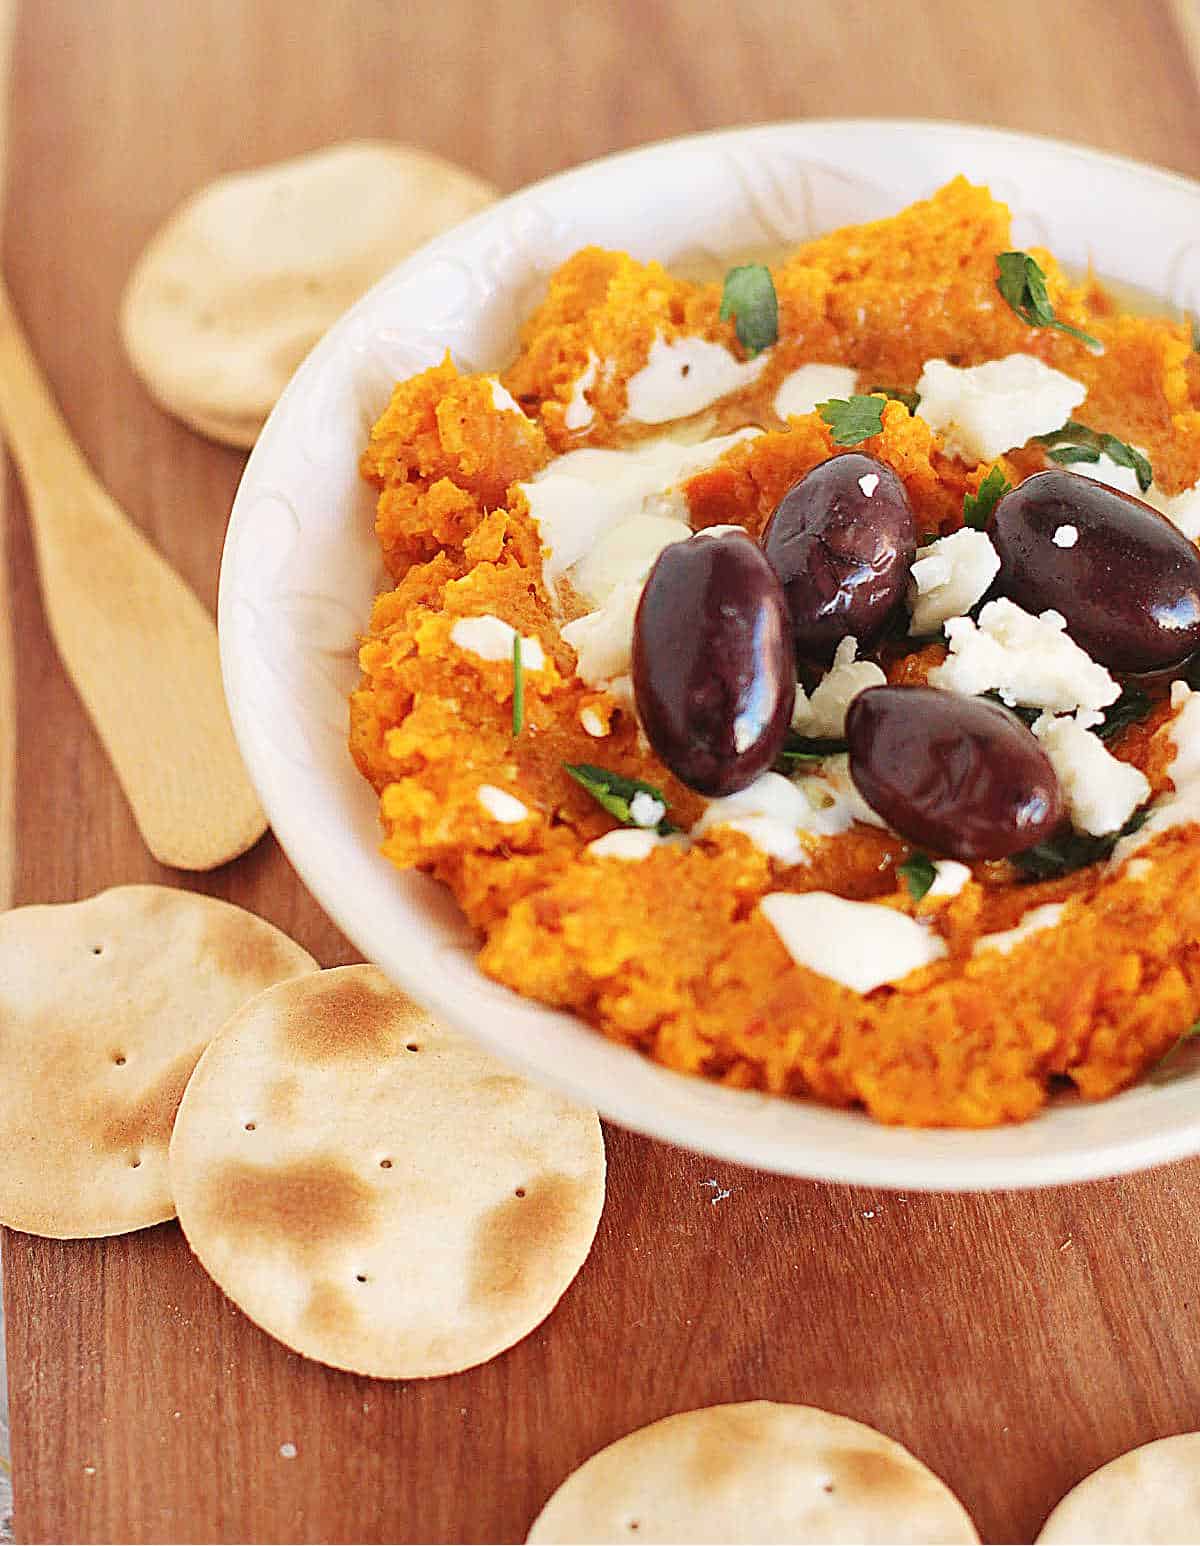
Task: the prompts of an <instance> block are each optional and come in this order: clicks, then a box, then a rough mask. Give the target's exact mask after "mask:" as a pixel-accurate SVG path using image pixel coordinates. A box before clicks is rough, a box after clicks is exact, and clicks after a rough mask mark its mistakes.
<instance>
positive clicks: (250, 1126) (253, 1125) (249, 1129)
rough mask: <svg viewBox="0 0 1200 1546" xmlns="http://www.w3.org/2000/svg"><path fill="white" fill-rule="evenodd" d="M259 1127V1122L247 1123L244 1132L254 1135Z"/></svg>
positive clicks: (244, 1124)
mask: <svg viewBox="0 0 1200 1546" xmlns="http://www.w3.org/2000/svg"><path fill="white" fill-rule="evenodd" d="M257 1126H258V1123H257V1122H246V1123H243V1127H244V1130H245V1131H246V1132H248V1133H252V1132H253V1131H254V1130H255V1128H256V1127H257Z"/></svg>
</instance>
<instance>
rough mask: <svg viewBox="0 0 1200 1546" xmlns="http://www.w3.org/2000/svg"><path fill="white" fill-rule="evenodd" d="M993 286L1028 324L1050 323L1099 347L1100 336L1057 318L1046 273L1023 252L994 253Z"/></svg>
mask: <svg viewBox="0 0 1200 1546" xmlns="http://www.w3.org/2000/svg"><path fill="white" fill-rule="evenodd" d="M996 288H997V290H999V292H1000V294H1001V295H1002V296H1003V297H1004V299H1005V300H1006V301H1007V302H1008V304H1009V305H1010V306H1011V307H1012V309H1013V310H1014V311H1015V312H1016V314H1017V316H1018V317H1020V319H1021V321H1022V322H1027V323H1028V324H1029V326H1030V327H1053V328H1057V329H1058V331H1059V332H1060V333H1069V334H1070V335H1071V337H1072V338H1078V339H1079V341H1080V342H1081V343H1085V344H1087V346H1088V348H1089V349H1099V348H1100V340H1099V339H1098V338H1093V337H1092V335H1091V334H1090V333H1085V332H1083V331H1082V330H1081V329H1080V328H1077V327H1072V326H1071V325H1070V323H1069V322H1060V321H1059V320H1058V318H1057V317H1056V316H1055V315H1054V307H1053V306H1052V305H1051V303H1050V295H1049V292H1048V291H1047V289H1046V276H1045V274H1043V273H1042V270H1041V269H1040V268H1039V266H1038V264H1037V263H1036V262H1035V261H1034V259H1033V258H1031V257H1030V256H1029V254H1028V253H1027V252H1001V253H998V254H997V256H996Z"/></svg>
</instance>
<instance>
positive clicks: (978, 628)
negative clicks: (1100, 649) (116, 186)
mask: <svg viewBox="0 0 1200 1546" xmlns="http://www.w3.org/2000/svg"><path fill="white" fill-rule="evenodd" d="M945 626H946V636H947V638H948V639H949V641H950V654H949V655H948V656H947V657H946V659H945V660H944V661H943V662H942V664H941V665H940V666H935V667H934V669H933V670H932V671H931V672H930V673H929V681H930V684H931V685H932V686H934V687H941V688H945V689H947V690H948V691H950V692H959V693H966V694H969V695H975V694H978V693H985V692H993V691H995V692H998V693H999V694H1000V696H1001V698H1003V699H1004V701H1005V702H1006V703H1009V704H1016V703H1025V704H1030V705H1032V706H1034V707H1037V708H1043V709H1052V710H1054V712H1055V713H1058V714H1068V713H1070V712H1071V711H1072V710H1074V709H1078V708H1084V709H1103V708H1107V707H1108V705H1109V704H1110V703H1113V702H1115V701H1116V699H1117V698H1118V697H1120V694H1121V689H1120V687H1119V686H1118V685H1117V683H1116V682H1115V681H1114V680H1113V679H1112V677H1111V676H1110V675H1109V674H1108V672H1107V671H1106V670H1105V669H1104V667H1103V666H1101V665H1098V664H1097V663H1096V661H1094V660H1093V659H1092V657H1091V656H1090V655H1089V654H1087V653H1086V651H1084V650H1081V649H1080V647H1079V646H1078V644H1076V643H1075V642H1074V640H1073V639H1068V637H1067V635H1066V632H1065V630H1066V626H1067V623H1066V619H1065V618H1064V617H1063V616H1062V614H1061V613H1059V612H1050V611H1047V612H1043V613H1042V614H1041V616H1040V617H1034V616H1033V614H1032V613H1030V612H1026V611H1024V609H1023V608H1021V607H1019V606H1017V604H1016V603H1015V602H1013V601H1010V600H1008V598H1007V597H1001V598H1000V599H999V600H997V601H989V602H988V604H987V606H986V607H984V609H983V611H982V612H981V613H980V614H979V622H978V623H974V622H972V621H971V619H970V618H969V617H952V618H950V619H949V620H948V621H947V623H946V625H945Z"/></svg>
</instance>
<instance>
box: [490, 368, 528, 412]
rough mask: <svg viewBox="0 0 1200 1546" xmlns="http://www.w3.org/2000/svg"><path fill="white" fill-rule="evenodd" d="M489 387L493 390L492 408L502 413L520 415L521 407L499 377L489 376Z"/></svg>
mask: <svg viewBox="0 0 1200 1546" xmlns="http://www.w3.org/2000/svg"><path fill="white" fill-rule="evenodd" d="M487 380H488V385H489V386H490V387H491V389H492V406H493V407H494V408H497V409H499V411H500V412H501V413H520V412H521V405H520V403H519V402H518V401H517V400H516V398H515V397H514V396H513V395H512V393H511V392H510V391H509V390H508V388H507V387H506V386H505V385H504V383H503V382H502V381H501V380H500V378H499V377H498V376H489V377H488V378H487Z"/></svg>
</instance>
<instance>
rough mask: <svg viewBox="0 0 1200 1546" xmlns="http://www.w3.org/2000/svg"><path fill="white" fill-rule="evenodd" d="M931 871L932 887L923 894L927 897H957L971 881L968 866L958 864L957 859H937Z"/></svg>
mask: <svg viewBox="0 0 1200 1546" xmlns="http://www.w3.org/2000/svg"><path fill="white" fill-rule="evenodd" d="M933 870H934V875H933V885H932V886H930V888H929V890H928V891H927V892H926V893H925V895H926V896H927V897H929V896H957V895H958V894H959V892H960V891H961V890H962V888H963V887H964V886H965V885H966V883H967V882H968V881H969V880H970V879H971V870H970V866H969V865H966V864H959V862H958V860H957V859H939V860H938V861H937V863H936V864H935V865H934V866H933Z"/></svg>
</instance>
